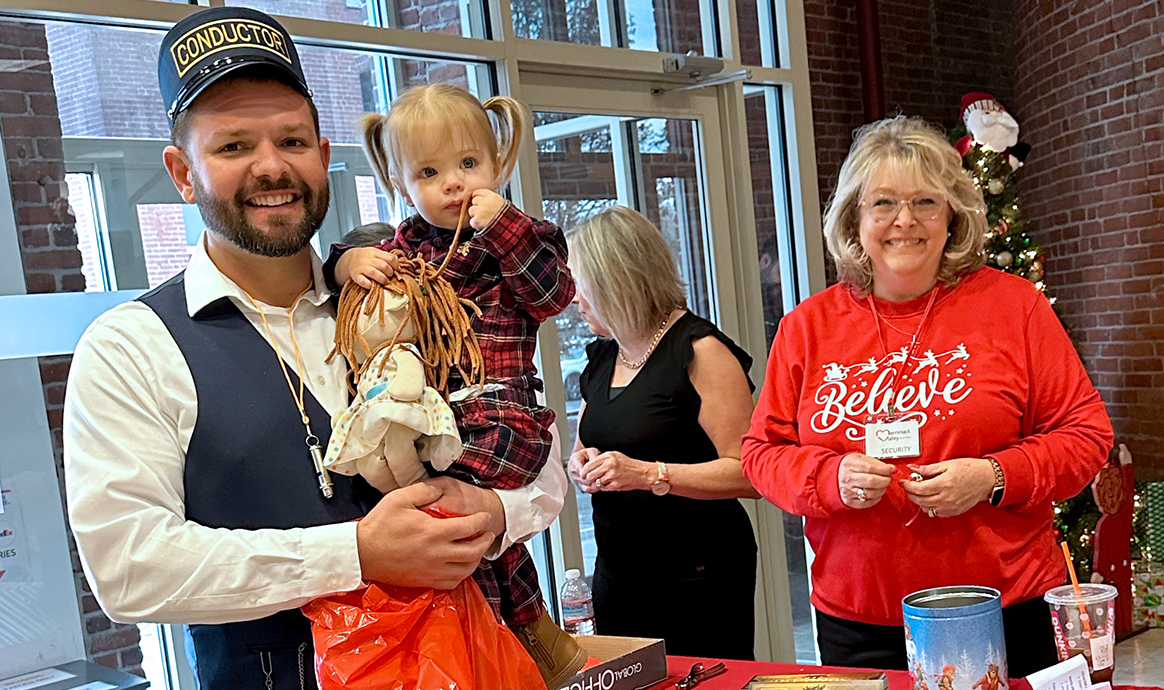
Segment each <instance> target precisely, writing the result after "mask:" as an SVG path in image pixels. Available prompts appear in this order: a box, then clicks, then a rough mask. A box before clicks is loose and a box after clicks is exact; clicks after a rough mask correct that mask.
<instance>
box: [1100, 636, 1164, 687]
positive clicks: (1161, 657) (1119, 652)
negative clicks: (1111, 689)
mask: <svg viewBox="0 0 1164 690" xmlns="http://www.w3.org/2000/svg"><path fill="white" fill-rule="evenodd" d="M1112 680H1113V681H1114V683H1115V684H1116V685H1147V686H1153V685H1154V686H1162V687H1164V628H1153V629H1151V630H1147V631H1145V632H1142V633H1140V634H1139V635H1136V636H1135V637H1132V638H1130V639H1127V640H1124V641H1123V642H1120V643H1119V644H1117V645H1116V648H1115V677H1114V678H1113V679H1112Z"/></svg>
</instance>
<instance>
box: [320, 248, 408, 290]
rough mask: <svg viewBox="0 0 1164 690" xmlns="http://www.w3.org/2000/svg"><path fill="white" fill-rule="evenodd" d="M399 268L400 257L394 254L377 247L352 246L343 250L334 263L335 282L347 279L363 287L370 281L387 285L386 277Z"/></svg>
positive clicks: (370, 285)
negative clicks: (342, 253)
mask: <svg viewBox="0 0 1164 690" xmlns="http://www.w3.org/2000/svg"><path fill="white" fill-rule="evenodd" d="M399 268H400V259H399V257H397V256H396V255H395V254H392V253H389V252H386V251H384V250H382V249H380V248H379V247H354V248H352V249H349V250H348V251H346V252H344V255H343V256H341V257H340V258H339V261H337V262H336V264H335V282H336V284H337V285H344V284H346V283H347V282H348V281H349V280H354V281H356V285H359V286H360V287H362V288H365V289H371V287H372V283H379V284H381V285H387V284H388V279H389V278H391V277H392V276H393V275H395V274H396V271H397V270H399Z"/></svg>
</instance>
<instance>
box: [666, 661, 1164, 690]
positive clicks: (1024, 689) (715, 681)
mask: <svg viewBox="0 0 1164 690" xmlns="http://www.w3.org/2000/svg"><path fill="white" fill-rule="evenodd" d="M721 661H723V662H724V664H725V665H726V666H727V672H725V673H723V674H720V675H718V676H715V677H714V678H709V679H707V680H705V681H703V682H702V683H700V684H699V685H698V686H697V687H696V690H740V688H742V687H744V684H745V683H747V682H748V681H750V680H751V679H752V676H758V675H761V674H776V673H828V672H829V671H836V672H845V671H849V672H852V671H860V670H862V669H853V668H837V667H835V666H809V665H806V664H780V663H776V662H772V661H734V660H731V659H726V660H725V659H705V658H701V657H694V656H671V655H668V656H667V679H666V680H664V681H663V682H661V683H656V684H654V685H652V686H650V688H649V689H648V690H669V689H672V688H674V687H675V681H677V680H679V679H680V678H682V677H684V676H686V675H687V674H688V673H690V672H691V665H692V664H695V663H696V662H701V663H702V664H703V665H704V666H705V667H706V666H714V665H715V664H717V663H719V662H721ZM885 677H886V678H888V680H889V690H911V686H910V682H909V673H908V672H906V671H886V672H885ZM1010 687H1011V690H1030V687H1031V686H1030V685H1029V684H1028V683H1027V681H1026V679H1018V680H1013V679H1012V680H1011V683H1010ZM1153 688H1155V690H1162V689H1161V688H1157V687H1155V686H1134V685H1116V686H1115V689H1116V690H1137V689H1139V690H1152V689H1153Z"/></svg>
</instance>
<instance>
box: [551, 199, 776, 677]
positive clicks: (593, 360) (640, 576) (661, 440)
mask: <svg viewBox="0 0 1164 690" xmlns="http://www.w3.org/2000/svg"><path fill="white" fill-rule="evenodd" d="M567 242H568V243H569V247H570V268H571V270H572V271H573V273H574V279H575V282H576V284H577V288H578V290H577V296H576V297H575V301H576V302H577V303H578V306H579V310H580V311H581V313H582V317H583V318H585V319H586V321H587V323H588V324H589V325H590V328H591V330H593V331H594V333H595V334H596V335H599V336H602V337H601V338H600V339H599V340H597V341H595V342H594V343H592V344H591V345H590V346H589V347H587V349H586V352H587V355H588V356H589V362H588V364H587V366H586V369H585V371H583V373H582V380H581V384H582V398H583V406H582V409H581V411H580V413H579V415H580V420H579V423H578V439H577V441H576V442H575V444H574V452H573V454H572V455H571V456H570V464H569V473H570V476H571V478H572V479H573V480H574V482H575V484H577V485H578V488H580V489H581V490H582V491H585V492H586V493H589V494H593V498H592V499H591V500H592V505H593V509H594V532H595V539H596V541H597V543H598V558H597V561H596V562H595V567H594V588H593V589H594V612H595V618H596V619H597V627H598V631H599V633H601V634H603V635H625V636H635V637H660V638H663V639H664V640H666V647H667V653H668V654H678V655H685V656H705V657H721V658H730V659H752V658H754V656H753V654H754V653H753V637H754V635H755V621H754V597H755V589H756V541H755V538H754V537H753V534H752V526H751V523H750V522H749V520H748V516H747V513H746V512H745V511H744V508H743V506H742V505H741V504H740V502H739V501H737V500H736V499H737V498H757V497H758V494H757V493H756V491H755V489H753V488H752V485H751V484H749V483H748V480H747V479H745V478H744V475H743V472H742V471H741V469H740V438H741V437H742V436H743V434H744V432H746V431H747V429H748V423H749V418H750V416H751V412H752V397H751V394H750V392H751V390H752V389H753V386H752V383H751V381H750V380H749V378H748V375H747V370H748V368H750V367H751V364H752V358H751V357H749V356H748V355H747V353H745V352H744V351H743V350H742V349H740V348H739V347H738V346H736V344H735V343H733V342H732V341H731V339H730V338H728V337H727V336H726V335H724V334H723V333H721V332H720V331H719V329H717V328H716V327H715V325H714V324H712V323H711V322H709V321H706V320H704V319H701V318H700V317H698V316H696V315H695V314H692V313H691V312H689V311H687V308H686V300H685V299H684V294H683V285H682V282H681V280H680V276H679V272H678V270H677V269H676V266H675V260H674V257H673V256H672V255H671V252H670V250H669V249H668V247H667V244H666V242H665V241H664V240H663V237H662V235H661V234H660V232H659V230H658V228H656V227H655V226H654V225H652V224H651V222H650V221H648V220H647V219H646V218H644V217H643V216H641V215H640V214H638V213H636V212H635V211H633V210H631V209H628V208H625V207H621V206H615V207H611V208H608V209H606V210H604V211H602V212H601V213H598V214H597V215H595V216H593V217H592V218H590V219H588V220H587V221H586V222H584V223H582V224H581V225H579V226H577V227H576V228H574V230H572V231H571V232H570V233H569V235H568V236H567Z"/></svg>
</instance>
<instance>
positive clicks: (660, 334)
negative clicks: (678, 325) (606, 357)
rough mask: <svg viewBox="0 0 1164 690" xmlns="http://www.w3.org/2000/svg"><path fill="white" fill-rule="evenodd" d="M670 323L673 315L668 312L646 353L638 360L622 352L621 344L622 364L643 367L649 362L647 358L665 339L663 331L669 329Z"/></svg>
mask: <svg viewBox="0 0 1164 690" xmlns="http://www.w3.org/2000/svg"><path fill="white" fill-rule="evenodd" d="M669 323H671V315H670V314H667V318H665V319H663V325H661V326H659V330H657V331H655V337H653V338H651V345H650V347H648V348H647V351H646V353H644V354H643V356H642V358H640V359H639V360H638V361H637V362H631V361H630V360H628V359H627V358H626V355H624V354H623V353H622V346H621V345H620V346H619V348H618V359H619V361H620V362H622V365H623V366H624V367H626V368H627V369H641V368H642V366H643V365H644V364H646V363H647V359H648V358H649V357H650V356H651V353H652V352H654V351H655V348H656V347H657V346H658V345H659V341H660V340H662V339H663V333H665V332H666V331H667V324H669Z"/></svg>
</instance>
